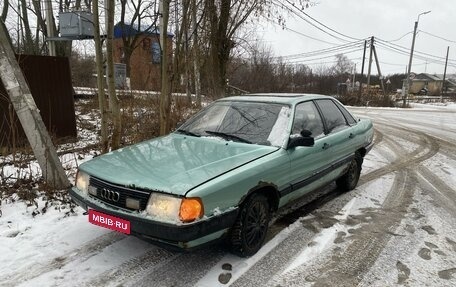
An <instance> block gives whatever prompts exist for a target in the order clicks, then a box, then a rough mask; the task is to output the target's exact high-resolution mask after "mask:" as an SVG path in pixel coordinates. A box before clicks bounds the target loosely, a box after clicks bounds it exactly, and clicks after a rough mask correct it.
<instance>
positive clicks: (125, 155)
mask: <svg viewBox="0 0 456 287" xmlns="http://www.w3.org/2000/svg"><path fill="white" fill-rule="evenodd" d="M278 149H279V148H277V147H270V146H261V145H254V144H244V143H237V142H229V141H222V140H220V139H218V138H207V137H191V136H184V135H180V134H170V135H168V136H165V137H161V138H157V139H153V140H149V141H146V142H142V143H139V144H136V145H132V146H129V147H126V148H123V149H118V150H116V151H113V152H110V153H107V154H105V155H102V156H99V157H96V158H94V159H92V160H90V161H88V162H85V163H83V164H81V166H80V167H79V169H80V170H82V171H84V172H87V173H88V174H89V175H91V176H94V177H97V178H99V179H102V180H105V181H107V182H110V183H113V184H117V185H122V186H125V187H130V188H140V189H148V190H156V191H162V192H167V193H172V194H177V195H185V193H186V192H187V191H189V190H190V189H192V188H194V187H196V186H198V185H200V184H202V183H204V182H206V181H208V180H210V179H212V178H214V177H217V176H219V175H221V174H223V173H226V172H228V171H230V170H232V169H234V168H236V167H239V166H241V165H244V164H246V163H248V162H250V161H252V160H255V159H257V158H260V157H262V156H264V155H266V154H269V153H271V152H274V151H276V150H278Z"/></svg>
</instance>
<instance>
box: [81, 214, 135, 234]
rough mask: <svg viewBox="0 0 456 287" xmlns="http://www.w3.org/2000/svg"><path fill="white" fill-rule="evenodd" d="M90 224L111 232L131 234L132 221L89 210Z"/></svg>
mask: <svg viewBox="0 0 456 287" xmlns="http://www.w3.org/2000/svg"><path fill="white" fill-rule="evenodd" d="M89 222H90V223H92V224H95V225H98V226H101V227H105V228H108V229H111V230H115V231H118V232H122V233H125V234H130V221H128V220H125V219H122V218H118V217H115V216H111V215H107V214H104V213H101V212H98V211H96V210H93V209H89Z"/></svg>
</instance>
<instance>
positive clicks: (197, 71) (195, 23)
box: [192, 0, 201, 107]
mask: <svg viewBox="0 0 456 287" xmlns="http://www.w3.org/2000/svg"><path fill="white" fill-rule="evenodd" d="M197 9H198V6H197V5H196V0H192V28H193V47H192V49H193V74H194V75H193V77H194V78H195V96H196V105H197V106H198V107H201V82H200V77H201V76H200V64H199V50H198V20H197V18H196V12H197Z"/></svg>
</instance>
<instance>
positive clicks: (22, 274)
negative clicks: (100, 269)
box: [0, 232, 125, 286]
mask: <svg viewBox="0 0 456 287" xmlns="http://www.w3.org/2000/svg"><path fill="white" fill-rule="evenodd" d="M124 238H125V235H123V234H121V233H118V232H109V233H107V234H104V235H102V236H99V237H97V238H94V239H92V240H90V241H89V242H87V243H86V244H84V245H82V246H80V247H79V248H76V249H74V250H71V251H68V252H67V253H66V254H64V255H61V256H59V257H56V258H53V259H51V260H49V261H48V262H46V263H44V264H42V265H38V264H35V265H32V266H26V267H24V268H23V269H19V270H16V272H15V273H14V274H6V275H5V276H3V277H0V282H4V283H5V284H6V285H11V286H15V285H19V284H20V283H23V282H26V281H29V280H32V279H34V278H36V277H38V276H40V275H42V274H44V273H47V272H50V271H53V270H56V269H60V268H62V267H63V266H65V265H67V264H68V263H70V262H72V261H75V260H82V261H83V260H86V259H88V258H90V257H92V256H94V255H96V254H97V253H99V252H100V251H101V250H102V249H104V248H105V247H107V246H109V245H111V244H113V243H115V242H117V241H120V240H122V239H124Z"/></svg>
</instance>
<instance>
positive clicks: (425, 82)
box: [409, 73, 456, 96]
mask: <svg viewBox="0 0 456 287" xmlns="http://www.w3.org/2000/svg"><path fill="white" fill-rule="evenodd" d="M442 86H443V75H439V74H433V75H431V74H427V73H421V74H417V75H416V77H415V78H414V79H413V80H412V85H411V87H410V91H409V92H410V93H411V94H420V93H422V91H424V90H426V91H427V95H428V96H439V95H440V93H441V91H442ZM445 87H446V88H447V89H448V91H449V92H451V91H454V90H455V88H456V77H455V75H446V77H445Z"/></svg>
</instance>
